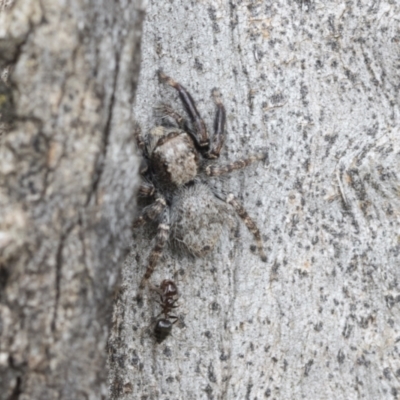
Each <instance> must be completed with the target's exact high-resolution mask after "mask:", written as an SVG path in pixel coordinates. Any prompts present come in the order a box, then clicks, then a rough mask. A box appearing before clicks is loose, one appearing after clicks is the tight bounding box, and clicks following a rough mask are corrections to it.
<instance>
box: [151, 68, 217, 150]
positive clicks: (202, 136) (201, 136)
mask: <svg viewBox="0 0 400 400" xmlns="http://www.w3.org/2000/svg"><path fill="white" fill-rule="evenodd" d="M158 76H159V78H160V80H161V81H162V82H165V83H167V84H168V85H169V86H172V87H173V88H174V89H175V90H177V91H178V93H179V98H180V99H181V101H182V104H183V107H184V108H185V110H186V112H187V114H188V115H189V118H190V120H191V122H192V124H193V127H194V133H193V136H194V138H195V140H196V142H197V144H198V145H199V146H200V147H201V148H204V149H205V150H207V149H208V146H209V144H210V139H209V137H208V133H207V129H206V125H205V123H204V121H203V119H202V118H201V116H200V114H199V112H198V111H197V108H196V104H195V102H194V100H193V98H192V96H191V95H190V93H189V92H188V91H187V90H186V89H185V88H184V87H183V86H182V85H181V84H180V83H178V82H176V81H174V80H173V79H172V78H171V77H169V76H168V75H165V74H164V73H163V72H162V71H158Z"/></svg>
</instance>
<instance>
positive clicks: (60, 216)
mask: <svg viewBox="0 0 400 400" xmlns="http://www.w3.org/2000/svg"><path fill="white" fill-rule="evenodd" d="M143 17H144V12H143V8H142V4H141V1H139V0H138V1H121V2H111V1H106V0H105V1H80V0H74V1H68V2H55V1H47V0H41V1H38V0H17V1H15V2H14V4H12V5H11V7H9V8H8V9H7V10H6V11H3V12H2V13H0V70H2V69H3V68H4V67H5V66H8V68H9V70H10V71H11V72H10V74H9V77H8V80H7V83H4V81H5V79H3V80H2V91H1V92H0V96H2V97H0V99H1V100H0V102H1V104H2V105H4V104H6V105H7V107H8V108H7V109H6V110H4V108H3V109H2V111H1V113H2V118H5V117H7V118H8V120H7V123H8V129H7V130H6V131H5V132H3V135H2V138H1V146H0V399H1V400H3V399H21V400H22V399H25V400H28V399H30V400H31V399H41V400H44V399H100V398H106V397H107V370H106V354H107V351H106V342H107V337H108V332H109V325H110V321H111V311H112V307H111V305H112V301H113V297H114V292H115V288H116V284H117V281H118V278H119V275H120V264H121V261H122V260H123V259H124V256H125V255H126V249H127V248H128V245H129V243H130V240H131V235H130V225H131V221H132V218H133V213H134V208H135V196H136V187H137V169H138V166H137V163H138V158H137V156H136V150H135V144H134V142H133V138H132V116H131V109H132V103H133V99H134V95H135V91H136V85H137V78H138V73H139V65H140V40H141V29H142V20H143Z"/></svg>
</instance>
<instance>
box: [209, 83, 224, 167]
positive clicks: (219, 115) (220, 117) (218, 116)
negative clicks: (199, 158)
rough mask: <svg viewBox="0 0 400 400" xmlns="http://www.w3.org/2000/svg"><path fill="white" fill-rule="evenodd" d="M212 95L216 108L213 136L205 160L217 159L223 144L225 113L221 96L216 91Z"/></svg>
mask: <svg viewBox="0 0 400 400" xmlns="http://www.w3.org/2000/svg"><path fill="white" fill-rule="evenodd" d="M212 95H213V97H214V101H215V105H216V106H217V112H216V113H215V119H214V135H213V137H212V143H211V146H210V147H211V148H210V152H209V153H207V154H206V157H207V158H212V159H215V158H218V157H219V154H220V153H221V149H222V146H223V145H224V142H225V136H226V135H225V121H226V112H225V107H224V105H223V104H222V100H221V94H220V93H219V90H218V89H213V91H212Z"/></svg>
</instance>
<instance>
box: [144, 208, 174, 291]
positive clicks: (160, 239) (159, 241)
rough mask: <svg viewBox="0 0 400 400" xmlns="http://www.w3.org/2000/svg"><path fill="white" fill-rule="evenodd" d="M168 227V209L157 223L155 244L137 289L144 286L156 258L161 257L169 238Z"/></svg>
mask: <svg viewBox="0 0 400 400" xmlns="http://www.w3.org/2000/svg"><path fill="white" fill-rule="evenodd" d="M169 229H170V223H169V210H165V211H164V215H163V220H162V222H161V223H160V225H158V228H157V235H156V244H155V246H154V248H153V250H152V251H151V253H150V256H149V265H148V267H147V270H146V273H145V274H144V277H143V279H142V281H141V282H140V286H139V289H143V288H144V286H145V284H146V282H147V281H148V280H149V278H150V276H151V275H152V273H153V271H154V269H155V267H156V265H157V262H158V260H159V259H160V257H161V254H162V252H163V250H164V247H165V244H166V243H167V241H168V238H169Z"/></svg>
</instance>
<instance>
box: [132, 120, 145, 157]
mask: <svg viewBox="0 0 400 400" xmlns="http://www.w3.org/2000/svg"><path fill="white" fill-rule="evenodd" d="M133 136H134V138H135V140H136V145H137V147H138V149H139V150H140V152H141V153H142V154H143V156H145V157H147V151H146V142H145V139H144V137H143V135H142V130H141V129H140V125H139V124H137V123H135V124H134V126H133Z"/></svg>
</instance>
